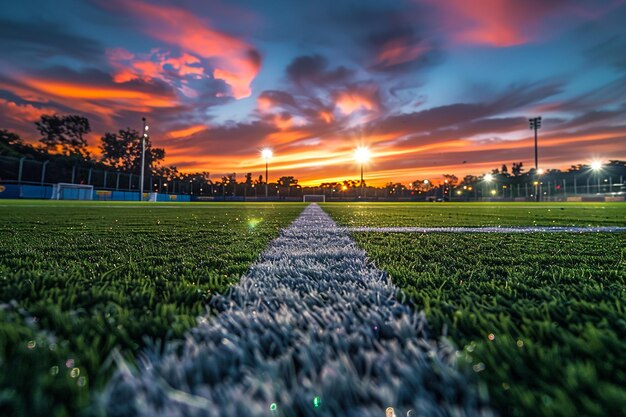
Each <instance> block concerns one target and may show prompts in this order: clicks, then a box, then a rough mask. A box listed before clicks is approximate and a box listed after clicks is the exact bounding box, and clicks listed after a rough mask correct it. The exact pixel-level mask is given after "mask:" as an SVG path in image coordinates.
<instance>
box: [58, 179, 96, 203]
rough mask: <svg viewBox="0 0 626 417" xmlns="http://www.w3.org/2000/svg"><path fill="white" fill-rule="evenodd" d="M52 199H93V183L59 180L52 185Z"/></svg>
mask: <svg viewBox="0 0 626 417" xmlns="http://www.w3.org/2000/svg"><path fill="white" fill-rule="evenodd" d="M51 199H52V200H93V185H86V184H70V183H67V182H60V183H58V184H54V185H53V186H52V197H51Z"/></svg>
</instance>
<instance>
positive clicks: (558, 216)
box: [322, 202, 626, 227]
mask: <svg viewBox="0 0 626 417" xmlns="http://www.w3.org/2000/svg"><path fill="white" fill-rule="evenodd" d="M322 207H324V209H325V210H327V211H328V212H329V213H330V214H331V215H332V216H333V218H334V219H335V220H336V221H337V223H339V224H341V225H344V226H377V227H388V226H416V227H421V226H437V227H438V226H443V227H447V226H500V225H501V226H589V225H593V226H626V204H624V203H532V202H530V203H326V204H323V205H322Z"/></svg>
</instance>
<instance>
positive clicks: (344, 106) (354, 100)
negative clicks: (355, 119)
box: [335, 92, 377, 115]
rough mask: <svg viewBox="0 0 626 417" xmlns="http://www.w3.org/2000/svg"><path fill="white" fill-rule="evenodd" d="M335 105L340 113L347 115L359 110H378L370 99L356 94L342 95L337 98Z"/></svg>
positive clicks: (345, 93)
mask: <svg viewBox="0 0 626 417" xmlns="http://www.w3.org/2000/svg"><path fill="white" fill-rule="evenodd" d="M335 105H336V106H337V108H339V111H341V112H342V113H343V114H346V115H348V114H352V113H354V112H355V111H358V110H363V109H365V110H375V109H376V108H377V106H376V104H375V103H374V102H373V101H372V100H371V99H370V98H369V97H366V96H365V95H362V94H360V93H356V92H354V93H352V92H343V93H340V94H339V95H338V96H337V100H336V102H335Z"/></svg>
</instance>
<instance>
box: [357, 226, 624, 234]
mask: <svg viewBox="0 0 626 417" xmlns="http://www.w3.org/2000/svg"><path fill="white" fill-rule="evenodd" d="M346 230H347V231H349V232H381V233H624V232H626V227H619V226H588V227H574V226H554V227H552V226H545V227H544V226H519V227H508V226H506V227H500V226H498V227H348V228H346Z"/></svg>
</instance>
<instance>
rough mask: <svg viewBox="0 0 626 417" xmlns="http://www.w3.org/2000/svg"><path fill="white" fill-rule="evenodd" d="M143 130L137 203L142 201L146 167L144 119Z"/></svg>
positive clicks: (145, 129) (146, 125)
mask: <svg viewBox="0 0 626 417" xmlns="http://www.w3.org/2000/svg"><path fill="white" fill-rule="evenodd" d="M141 121H142V122H143V129H141V174H140V175H139V201H143V180H144V169H145V166H146V138H147V137H148V128H149V127H148V124H147V122H146V118H145V117H142V118H141Z"/></svg>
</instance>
